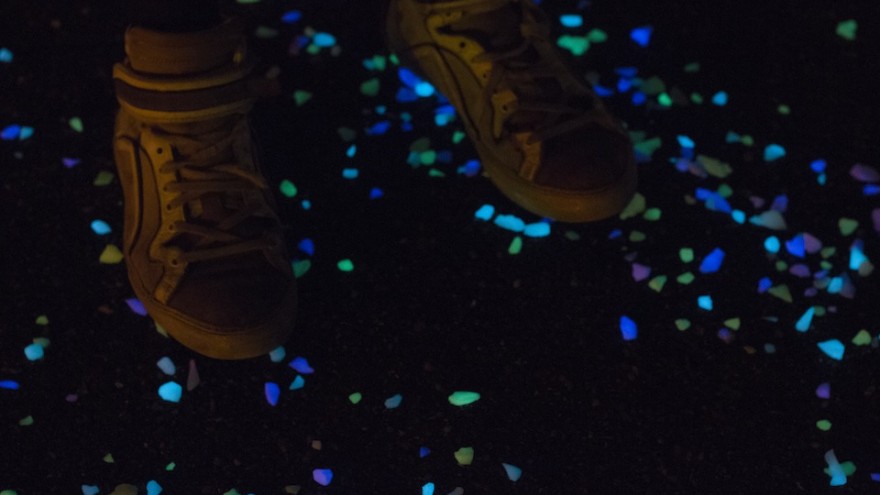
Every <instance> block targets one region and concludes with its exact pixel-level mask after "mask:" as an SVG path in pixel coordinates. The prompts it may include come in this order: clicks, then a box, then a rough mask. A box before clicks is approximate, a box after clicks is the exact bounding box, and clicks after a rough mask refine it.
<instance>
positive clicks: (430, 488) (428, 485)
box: [422, 483, 434, 495]
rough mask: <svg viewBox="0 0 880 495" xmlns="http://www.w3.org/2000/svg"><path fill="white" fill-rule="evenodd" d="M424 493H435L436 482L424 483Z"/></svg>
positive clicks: (429, 494) (424, 494)
mask: <svg viewBox="0 0 880 495" xmlns="http://www.w3.org/2000/svg"><path fill="white" fill-rule="evenodd" d="M422 495H434V483H425V484H424V485H422Z"/></svg>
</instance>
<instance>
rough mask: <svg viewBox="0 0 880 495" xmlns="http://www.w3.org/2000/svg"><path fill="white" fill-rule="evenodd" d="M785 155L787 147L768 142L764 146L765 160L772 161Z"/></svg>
mask: <svg viewBox="0 0 880 495" xmlns="http://www.w3.org/2000/svg"><path fill="white" fill-rule="evenodd" d="M784 156H785V148H783V147H782V146H780V145H778V144H768V145H767V147H766V148H764V161H765V162H772V161H774V160H778V159H780V158H782V157H784Z"/></svg>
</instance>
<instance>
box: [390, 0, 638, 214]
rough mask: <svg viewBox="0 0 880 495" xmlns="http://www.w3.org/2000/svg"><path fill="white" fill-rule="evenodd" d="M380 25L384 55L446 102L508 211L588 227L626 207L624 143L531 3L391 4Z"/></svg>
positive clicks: (631, 170)
mask: <svg viewBox="0 0 880 495" xmlns="http://www.w3.org/2000/svg"><path fill="white" fill-rule="evenodd" d="M386 22H387V29H386V33H387V37H388V40H387V41H388V45H389V48H390V49H391V51H392V52H395V53H396V54H397V55H398V57H399V59H400V60H401V62H402V63H404V64H405V65H408V66H410V67H411V68H413V69H414V70H415V71H416V72H417V73H419V74H421V75H422V77H424V78H425V79H426V80H428V81H429V82H430V83H431V84H433V85H434V86H435V87H436V88H437V90H438V91H440V92H441V93H442V94H443V95H445V96H446V97H447V98H448V99H449V100H450V102H451V103H452V105H453V106H454V107H455V109H456V110H457V112H458V115H459V117H460V118H461V119H462V121H463V122H464V127H465V130H466V131H467V133H468V135H469V137H470V138H471V141H472V142H473V143H474V145H475V147H476V149H477V153H478V155H479V157H480V159H481V162H482V165H483V169H484V171H485V172H486V174H487V175H488V176H489V178H490V179H491V180H492V181H493V182H494V183H495V184H496V185H497V186H498V188H499V189H500V190H501V192H502V193H504V194H505V195H506V196H508V197H509V198H510V199H511V200H513V201H514V202H515V203H517V204H519V205H520V206H522V207H523V208H525V209H527V210H529V211H531V212H533V213H535V214H537V215H540V216H544V217H550V218H553V219H556V220H560V221H564V222H588V221H594V220H600V219H603V218H607V217H610V216H613V215H616V214H617V213H619V212H620V211H621V210H622V209H623V208H624V207H625V206H626V205H627V203H628V202H629V201H630V199H631V198H632V196H633V194H634V193H635V190H636V165H635V157H634V154H633V147H632V143H631V141H630V139H629V136H628V134H627V133H626V131H625V130H624V129H623V127H622V126H621V124H620V123H618V122H617V121H616V120H615V119H614V118H613V117H612V116H611V115H610V114H609V113H608V111H606V110H605V108H604V106H603V104H602V102H601V100H600V99H599V98H598V97H597V96H596V95H595V93H593V92H592V91H591V90H590V89H589V88H588V87H587V86H585V84H584V83H583V81H582V80H580V79H579V78H577V77H575V76H574V75H573V74H572V73H571V71H570V70H569V69H567V68H566V66H565V63H564V61H563V59H562V57H561V55H560V54H559V53H558V51H557V50H556V49H555V47H554V46H553V43H552V42H550V41H549V40H548V35H549V22H548V20H547V17H546V15H545V14H544V13H543V12H542V11H541V10H540V9H539V8H538V7H536V6H535V5H534V3H532V1H531V0H453V1H436V0H390V4H389V9H388V14H387V16H386Z"/></svg>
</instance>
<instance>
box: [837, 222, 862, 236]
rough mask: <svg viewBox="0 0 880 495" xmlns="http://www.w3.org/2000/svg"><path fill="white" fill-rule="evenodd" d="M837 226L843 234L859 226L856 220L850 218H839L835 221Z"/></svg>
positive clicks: (853, 230) (849, 232)
mask: <svg viewBox="0 0 880 495" xmlns="http://www.w3.org/2000/svg"><path fill="white" fill-rule="evenodd" d="M837 227H838V228H839V229H840V233H841V234H842V235H844V236H847V235H850V234H852V233H853V232H855V231H856V229H857V228H859V222H858V220H854V219H852V218H841V219H840V220H838V221H837Z"/></svg>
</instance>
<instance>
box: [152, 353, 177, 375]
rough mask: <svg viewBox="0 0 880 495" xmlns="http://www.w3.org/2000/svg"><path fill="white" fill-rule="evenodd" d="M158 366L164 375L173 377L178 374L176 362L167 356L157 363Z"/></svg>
mask: <svg viewBox="0 0 880 495" xmlns="http://www.w3.org/2000/svg"><path fill="white" fill-rule="evenodd" d="M156 366H158V367H159V369H160V370H162V373H165V374H166V375H168V376H171V375H173V374H174V373H176V372H177V366H174V362H173V361H172V360H171V358H170V357H168V356H165V357H163V358H162V359H160V360H159V361H157V362H156Z"/></svg>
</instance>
